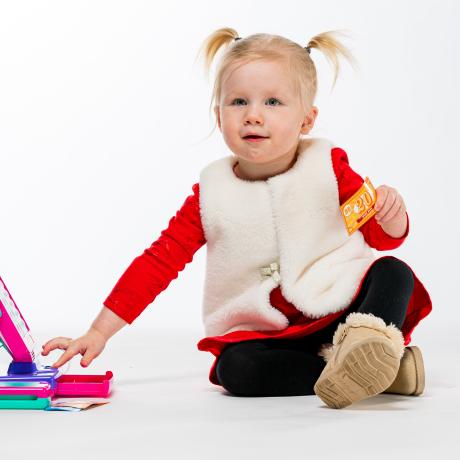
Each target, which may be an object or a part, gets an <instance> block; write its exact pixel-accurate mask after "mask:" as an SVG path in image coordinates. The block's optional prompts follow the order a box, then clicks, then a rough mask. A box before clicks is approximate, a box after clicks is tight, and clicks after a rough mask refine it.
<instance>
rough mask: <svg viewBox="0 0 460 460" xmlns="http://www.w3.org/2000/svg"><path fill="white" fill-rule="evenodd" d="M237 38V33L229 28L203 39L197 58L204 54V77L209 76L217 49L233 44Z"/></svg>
mask: <svg viewBox="0 0 460 460" xmlns="http://www.w3.org/2000/svg"><path fill="white" fill-rule="evenodd" d="M237 37H238V32H237V31H236V30H235V29H232V28H230V27H223V28H221V29H218V30H216V31H214V32H213V33H212V34H211V35H209V36H208V37H207V38H206V39H205V41H204V42H203V45H202V46H201V48H200V50H199V52H198V55H197V58H198V56H199V55H200V54H202V53H204V58H205V64H204V65H205V71H206V75H209V70H210V68H211V64H212V61H213V60H214V57H215V56H216V54H217V52H218V51H219V49H220V48H221V47H222V46H223V45H225V44H227V43H230V42H233V41H234V40H235V38H237Z"/></svg>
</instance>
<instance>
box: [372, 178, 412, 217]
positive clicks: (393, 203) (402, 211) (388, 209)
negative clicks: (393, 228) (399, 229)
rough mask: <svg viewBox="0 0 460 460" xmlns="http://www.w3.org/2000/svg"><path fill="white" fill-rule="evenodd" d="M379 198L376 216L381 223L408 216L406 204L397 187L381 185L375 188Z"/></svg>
mask: <svg viewBox="0 0 460 460" xmlns="http://www.w3.org/2000/svg"><path fill="white" fill-rule="evenodd" d="M375 191H376V193H377V200H376V202H375V206H374V209H375V210H376V211H377V214H376V215H375V218H376V220H377V222H378V223H379V224H382V223H384V222H389V221H391V220H393V219H398V218H399V219H400V218H401V217H404V220H405V217H406V205H405V204H404V200H403V199H402V197H401V195H400V194H399V193H398V191H397V190H396V189H395V188H391V187H388V186H387V185H381V186H380V187H377V188H376V189H375Z"/></svg>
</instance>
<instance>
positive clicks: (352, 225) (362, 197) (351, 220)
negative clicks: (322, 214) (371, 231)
mask: <svg viewBox="0 0 460 460" xmlns="http://www.w3.org/2000/svg"><path fill="white" fill-rule="evenodd" d="M376 200H377V193H376V192H375V188H374V186H373V185H372V184H371V181H370V180H369V178H368V177H366V179H365V180H364V182H363V185H362V186H361V187H360V188H359V190H358V191H357V192H356V193H355V194H354V195H353V196H352V197H350V198H349V199H348V200H347V201H345V203H343V204H342V206H340V211H341V212H342V216H343V219H344V221H345V226H346V227H347V231H348V235H351V234H352V233H354V232H355V231H356V230H358V228H359V227H361V226H362V225H364V224H365V223H366V222H367V221H368V220H369V219H370V218H371V217H372V216H373V215H374V214H376V213H377V211H376V210H375V209H374V205H375V202H376Z"/></svg>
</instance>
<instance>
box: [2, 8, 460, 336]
mask: <svg viewBox="0 0 460 460" xmlns="http://www.w3.org/2000/svg"><path fill="white" fill-rule="evenodd" d="M282 4H283V7H284V8H283V9H280V2H279V1H270V0H264V1H248V0H244V1H240V0H233V1H231V2H228V3H227V4H226V5H225V7H224V6H223V4H222V3H220V2H215V1H202V2H185V1H184V2H177V1H169V2H161V3H160V2H148V1H146V2H141V1H129V2H128V1H125V2H120V1H110V2H109V1H107V2H104V1H80V2H63V1H49V2H44V1H29V2H26V1H22V2H2V3H1V4H0V5H1V6H0V65H1V71H0V159H1V162H0V171H1V176H0V197H1V221H0V222H1V227H0V228H1V230H0V232H1V233H0V276H2V277H3V279H4V281H5V282H6V284H7V286H8V287H9V289H10V291H11V292H12V295H13V297H14V298H15V300H16V302H17V303H18V305H19V306H20V308H21V309H22V312H23V314H24V316H25V317H26V320H27V321H28V323H29V325H30V327H31V328H32V332H34V331H38V334H39V337H40V338H42V336H41V335H40V334H42V332H41V331H46V334H47V337H46V338H51V337H52V336H55V335H70V336H76V335H80V334H82V333H83V332H85V330H86V329H87V327H88V326H89V325H90V323H91V321H92V320H93V318H94V316H95V315H96V314H97V313H98V311H99V310H100V308H101V306H102V302H103V301H104V299H105V298H106V296H107V295H108V294H109V292H110V290H111V289H112V287H113V286H114V284H115V283H116V281H117V280H118V278H119V277H120V276H121V274H122V273H123V271H124V270H125V269H126V268H127V266H128V265H129V264H130V263H131V261H132V259H133V258H134V257H136V256H137V255H139V254H140V253H142V251H143V250H144V249H145V248H147V247H148V246H150V244H151V243H152V242H153V241H154V240H155V239H156V238H157V237H158V236H159V234H160V232H161V230H162V229H163V228H165V227H167V225H168V221H169V219H170V218H171V217H172V216H173V215H174V214H175V212H176V211H177V210H178V209H179V207H180V206H181V205H182V203H183V201H184V200H185V198H186V196H187V195H188V194H190V193H191V186H192V184H193V183H195V182H197V181H198V175H199V172H200V170H201V169H202V168H203V167H204V166H205V165H206V164H208V163H209V162H210V161H213V160H214V159H217V158H220V157H222V156H223V155H227V154H229V151H228V150H227V147H226V145H225V143H224V141H223V139H222V137H221V135H220V132H219V131H218V130H217V129H216V131H215V132H214V134H213V135H212V136H211V137H209V138H206V137H207V135H208V134H209V133H210V131H211V129H212V127H213V125H214V118H211V115H210V113H209V111H208V108H209V102H210V95H211V89H212V77H213V74H212V75H211V79H210V80H207V79H206V77H205V76H204V72H203V66H202V61H199V62H197V63H195V62H194V60H195V57H196V54H197V52H198V49H199V47H200V45H201V43H202V41H203V40H204V39H205V38H206V36H207V35H208V34H210V33H211V32H212V31H214V30H215V29H217V28H220V27H233V28H235V29H236V30H237V31H238V32H239V34H240V36H242V37H245V36H248V35H250V34H253V33H257V32H268V33H274V34H280V35H284V36H286V37H288V38H290V39H292V40H294V41H296V42H298V43H299V44H302V45H303V46H305V45H306V44H307V42H308V40H309V39H310V38H311V37H312V36H313V35H315V34H317V33H320V32H324V31H326V30H333V29H347V30H349V31H350V32H351V34H352V39H351V40H345V42H346V44H347V45H348V46H350V48H351V49H352V51H353V53H354V54H355V56H356V58H357V60H358V61H359V64H360V70H359V71H358V72H355V71H353V69H352V68H351V67H350V66H349V65H348V63H347V62H345V61H342V72H341V74H340V76H339V78H338V81H337V85H336V87H335V89H334V90H333V91H332V92H331V91H330V90H331V83H332V76H333V72H332V68H331V67H330V66H329V64H328V62H327V61H326V59H325V58H324V56H323V55H321V54H320V53H319V52H318V51H317V50H313V51H312V58H313V60H314V61H315V63H316V64H317V68H318V77H319V93H318V97H317V99H316V105H317V106H318V107H319V116H318V119H317V123H316V126H315V128H314V130H313V131H312V133H311V134H312V135H313V136H322V137H328V138H330V139H332V140H333V141H334V142H335V143H336V144H337V145H339V146H341V147H342V148H344V149H345V150H346V151H347V153H348V155H349V159H350V164H351V166H352V167H353V168H354V169H355V170H356V171H357V172H358V173H360V174H361V175H362V176H363V177H364V176H369V177H370V179H371V180H372V182H373V183H374V185H375V186H378V185H381V184H387V185H390V186H393V187H395V188H397V189H398V190H399V191H400V193H401V194H402V196H403V198H404V199H405V202H406V206H407V209H408V213H409V217H410V219H411V233H410V235H409V237H408V239H407V241H406V243H405V244H404V245H403V246H402V247H401V248H399V249H397V250H395V251H391V252H390V253H391V254H393V255H395V256H396V257H399V258H401V259H403V260H405V261H406V262H407V263H409V265H411V267H412V268H413V269H414V271H415V273H416V274H417V275H418V276H419V278H420V279H421V281H422V282H423V283H424V284H425V286H426V287H427V289H428V291H429V292H430V295H431V297H432V300H433V304H434V311H433V313H432V314H431V315H430V316H429V317H428V318H426V319H425V320H424V321H422V323H420V326H419V327H418V328H417V329H416V331H415V332H414V335H413V339H417V338H419V339H420V337H422V336H425V337H426V338H428V337H429V335H430V333H431V331H432V330H434V329H435V328H440V327H442V326H443V325H445V324H446V319H445V318H446V317H447V316H448V317H449V318H450V321H449V324H450V325H453V324H455V322H456V321H457V320H458V317H459V313H458V312H459V309H458V306H457V303H458V301H457V298H456V297H455V294H456V289H455V287H456V286H458V282H457V276H458V269H457V266H456V262H457V258H458V256H459V245H458V241H457V239H456V236H457V234H458V228H457V227H458V224H459V217H458V211H457V206H456V204H457V196H458V193H457V182H458V178H457V176H456V173H457V171H456V169H457V167H458V166H459V160H458V154H459V151H458V150H459V149H458V147H457V144H456V142H455V141H456V139H455V132H456V125H457V123H458V113H457V110H458V106H459V91H458V86H457V85H458V82H459V81H460V72H459V57H458V56H459V51H458V45H459V31H458V23H459V9H460V8H459V6H458V2H457V3H456V2H455V1H453V0H452V1H447V0H445V1H426V0H425V1H405V2H404V1H388V0H385V1H379V2H365V1H347V2H343V1H340V0H335V1H333V0H330V1H328V2H317V1H315V2H312V1H304V0H303V1H290V0H284V1H283V2H282ZM457 129H458V128H457ZM205 252H206V248H205V247H203V248H202V249H201V250H200V251H199V252H198V253H196V255H195V258H194V261H193V262H192V263H191V264H189V265H188V266H187V267H186V268H185V270H184V271H183V272H181V273H180V274H179V278H178V279H177V280H175V281H173V282H172V283H171V285H170V286H169V288H168V289H167V290H166V291H164V292H163V293H161V294H160V295H159V296H158V297H157V299H156V300H155V302H154V303H153V304H152V305H150V306H149V307H148V308H147V309H146V310H145V311H144V313H143V314H142V315H141V316H140V317H139V318H138V319H137V320H136V321H135V322H134V323H133V325H132V326H130V328H129V329H130V330H129V332H127V331H126V329H125V330H124V332H123V331H122V332H120V334H132V333H135V332H134V331H136V330H138V329H148V330H151V331H155V330H158V331H160V330H161V331H168V330H172V328H173V327H174V328H179V329H184V330H185V329H188V330H193V331H194V333H196V336H197V338H199V337H201V336H202V334H203V330H202V323H201V295H202V287H203V281H204V266H205ZM381 254H382V255H384V254H386V253H381ZM43 338H45V337H44V336H43Z"/></svg>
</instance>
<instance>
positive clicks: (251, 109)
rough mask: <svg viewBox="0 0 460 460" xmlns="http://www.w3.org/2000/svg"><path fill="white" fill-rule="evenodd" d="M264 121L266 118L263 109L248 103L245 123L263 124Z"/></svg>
mask: <svg viewBox="0 0 460 460" xmlns="http://www.w3.org/2000/svg"><path fill="white" fill-rule="evenodd" d="M263 121H264V120H263V116H262V113H261V111H260V110H259V109H258V108H257V107H255V106H253V105H248V109H247V111H246V113H245V118H244V124H245V125H246V124H258V125H261V124H263Z"/></svg>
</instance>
